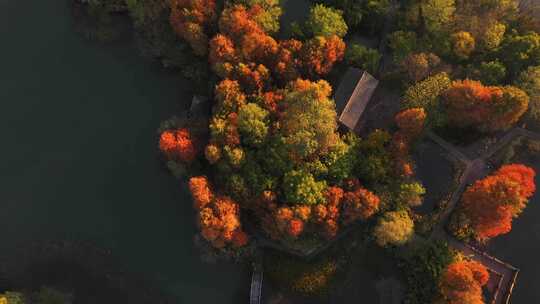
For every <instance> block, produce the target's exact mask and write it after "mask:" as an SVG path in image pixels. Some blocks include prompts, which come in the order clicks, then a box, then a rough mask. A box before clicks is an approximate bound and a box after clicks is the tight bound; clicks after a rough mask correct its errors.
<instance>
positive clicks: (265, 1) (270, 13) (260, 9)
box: [234, 0, 282, 34]
mask: <svg viewBox="0 0 540 304" xmlns="http://www.w3.org/2000/svg"><path fill="white" fill-rule="evenodd" d="M234 3H236V4H241V5H243V6H245V7H247V8H249V12H250V14H251V16H252V18H253V20H254V21H255V22H257V24H258V25H259V26H260V27H261V28H262V29H263V30H264V31H265V32H266V33H268V34H275V33H277V32H278V31H279V17H280V16H281V14H282V9H281V7H280V4H279V0H234Z"/></svg>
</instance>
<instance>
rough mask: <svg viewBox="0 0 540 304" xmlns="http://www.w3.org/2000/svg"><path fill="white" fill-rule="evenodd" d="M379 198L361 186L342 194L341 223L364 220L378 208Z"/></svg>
mask: <svg viewBox="0 0 540 304" xmlns="http://www.w3.org/2000/svg"><path fill="white" fill-rule="evenodd" d="M380 202H381V200H380V198H379V197H378V196H377V195H376V194H374V193H373V192H371V191H369V190H366V189H365V188H362V187H357V188H356V189H354V190H353V191H350V192H346V193H345V194H344V196H343V223H344V224H345V225H347V224H350V223H352V222H354V221H357V220H366V219H368V218H369V217H371V216H373V215H374V214H375V213H376V212H377V211H378V210H379V204H380Z"/></svg>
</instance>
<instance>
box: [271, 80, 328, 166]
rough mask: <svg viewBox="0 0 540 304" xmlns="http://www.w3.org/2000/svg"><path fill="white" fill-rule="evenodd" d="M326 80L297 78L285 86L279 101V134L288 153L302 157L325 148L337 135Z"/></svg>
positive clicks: (300, 158)
mask: <svg viewBox="0 0 540 304" xmlns="http://www.w3.org/2000/svg"><path fill="white" fill-rule="evenodd" d="M330 93H331V88H330V85H329V84H328V82H326V81H324V80H319V81H317V82H311V81H308V80H297V81H296V82H294V83H293V84H291V85H290V86H289V88H288V89H287V92H286V94H285V98H284V99H283V102H282V104H283V105H284V106H285V107H287V111H285V112H284V113H283V115H282V117H281V119H280V130H279V132H280V134H281V136H282V137H283V142H284V143H285V144H286V145H287V149H288V151H289V153H290V154H291V155H292V156H293V159H295V160H302V159H304V158H305V157H307V156H310V155H314V154H316V153H318V152H323V151H327V150H328V148H330V147H331V146H333V145H334V144H335V143H336V140H337V138H338V134H337V133H336V130H337V122H336V110H335V103H334V101H333V100H331V99H330V98H329V96H330Z"/></svg>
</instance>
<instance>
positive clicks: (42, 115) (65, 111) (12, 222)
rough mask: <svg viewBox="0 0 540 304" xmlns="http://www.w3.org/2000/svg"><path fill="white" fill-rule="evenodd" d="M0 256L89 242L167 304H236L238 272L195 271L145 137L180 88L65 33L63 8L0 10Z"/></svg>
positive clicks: (171, 190)
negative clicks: (52, 243)
mask: <svg viewBox="0 0 540 304" xmlns="http://www.w3.org/2000/svg"><path fill="white" fill-rule="evenodd" d="M0 37H1V49H0V63H1V64H0V102H1V104H2V108H1V110H0V138H1V144H0V146H1V150H0V170H1V172H2V173H1V174H0V204H1V206H2V207H1V209H0V222H1V223H2V229H0V240H2V241H1V242H0V250H6V249H7V248H9V247H11V246H15V244H19V243H21V242H25V241H40V240H49V239H51V240H52V239H75V240H77V239H84V240H92V241H93V242H96V243H97V244H99V245H100V246H103V247H105V248H110V249H112V251H113V253H114V254H115V255H116V256H118V257H121V258H122V260H123V261H125V263H126V265H128V267H129V268H130V269H132V270H133V271H136V272H141V273H144V274H145V276H147V277H149V278H155V279H156V280H159V281H160V282H161V284H162V285H163V288H164V289H166V290H167V291H169V292H173V293H174V294H176V295H178V298H179V300H178V303H213V304H214V303H235V304H236V303H242V302H245V301H247V296H246V297H245V298H244V294H245V290H246V286H247V285H248V284H249V277H247V276H246V274H245V272H242V271H241V270H240V267H238V266H231V265H223V264H220V265H210V264H204V263H202V262H200V259H199V254H198V252H197V249H195V248H194V246H193V242H192V238H193V235H194V234H195V233H196V227H195V224H194V220H193V218H194V211H193V210H192V208H191V201H190V199H189V196H188V194H187V193H186V191H185V188H183V187H182V186H181V184H180V183H179V182H178V181H176V180H175V179H174V178H172V177H171V176H170V175H169V174H168V173H167V172H166V171H165V170H163V168H162V166H161V164H160V162H159V161H158V158H157V151H156V149H157V148H156V144H157V134H156V128H157V127H158V126H159V123H160V121H162V120H164V119H166V118H168V117H169V116H171V115H172V114H173V113H174V112H175V111H179V110H180V109H182V108H184V107H185V106H186V104H187V103H188V102H189V100H190V97H191V93H190V92H189V87H190V85H189V83H188V82H186V81H185V80H182V79H181V78H179V77H178V76H176V75H174V74H170V73H166V72H164V71H162V70H160V69H159V68H158V67H156V66H155V64H153V63H151V62H149V61H148V60H146V59H143V58H141V57H139V56H138V53H137V50H136V49H135V47H134V46H133V45H132V44H131V43H125V44H122V45H112V46H111V45H110V46H102V45H96V44H92V43H89V42H86V41H84V40H83V39H81V38H80V37H79V36H78V35H77V34H76V33H75V32H74V31H73V29H72V20H71V15H70V6H69V4H68V1H64V0H54V1H16V0H0Z"/></svg>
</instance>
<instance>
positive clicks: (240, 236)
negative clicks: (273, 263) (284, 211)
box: [189, 176, 248, 248]
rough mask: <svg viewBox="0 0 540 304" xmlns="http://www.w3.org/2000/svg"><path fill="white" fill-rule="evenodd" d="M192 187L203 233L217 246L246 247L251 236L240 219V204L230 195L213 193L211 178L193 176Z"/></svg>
mask: <svg viewBox="0 0 540 304" xmlns="http://www.w3.org/2000/svg"><path fill="white" fill-rule="evenodd" d="M189 189H190V191H191V195H192V197H193V200H194V207H195V209H196V210H197V211H198V217H197V219H198V225H199V228H200V229H201V235H202V237H203V238H204V239H205V240H207V241H208V242H209V243H210V244H212V246H214V247H216V248H223V247H225V246H227V245H230V246H233V247H242V246H244V245H246V244H247V242H248V237H247V235H246V233H245V232H244V231H243V230H242V226H241V223H240V206H238V204H237V203H236V202H235V201H233V200H232V199H231V198H229V197H227V196H218V195H214V194H213V193H212V190H211V189H210V185H209V182H208V179H207V178H206V177H204V176H199V177H192V178H191V179H190V180H189Z"/></svg>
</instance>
